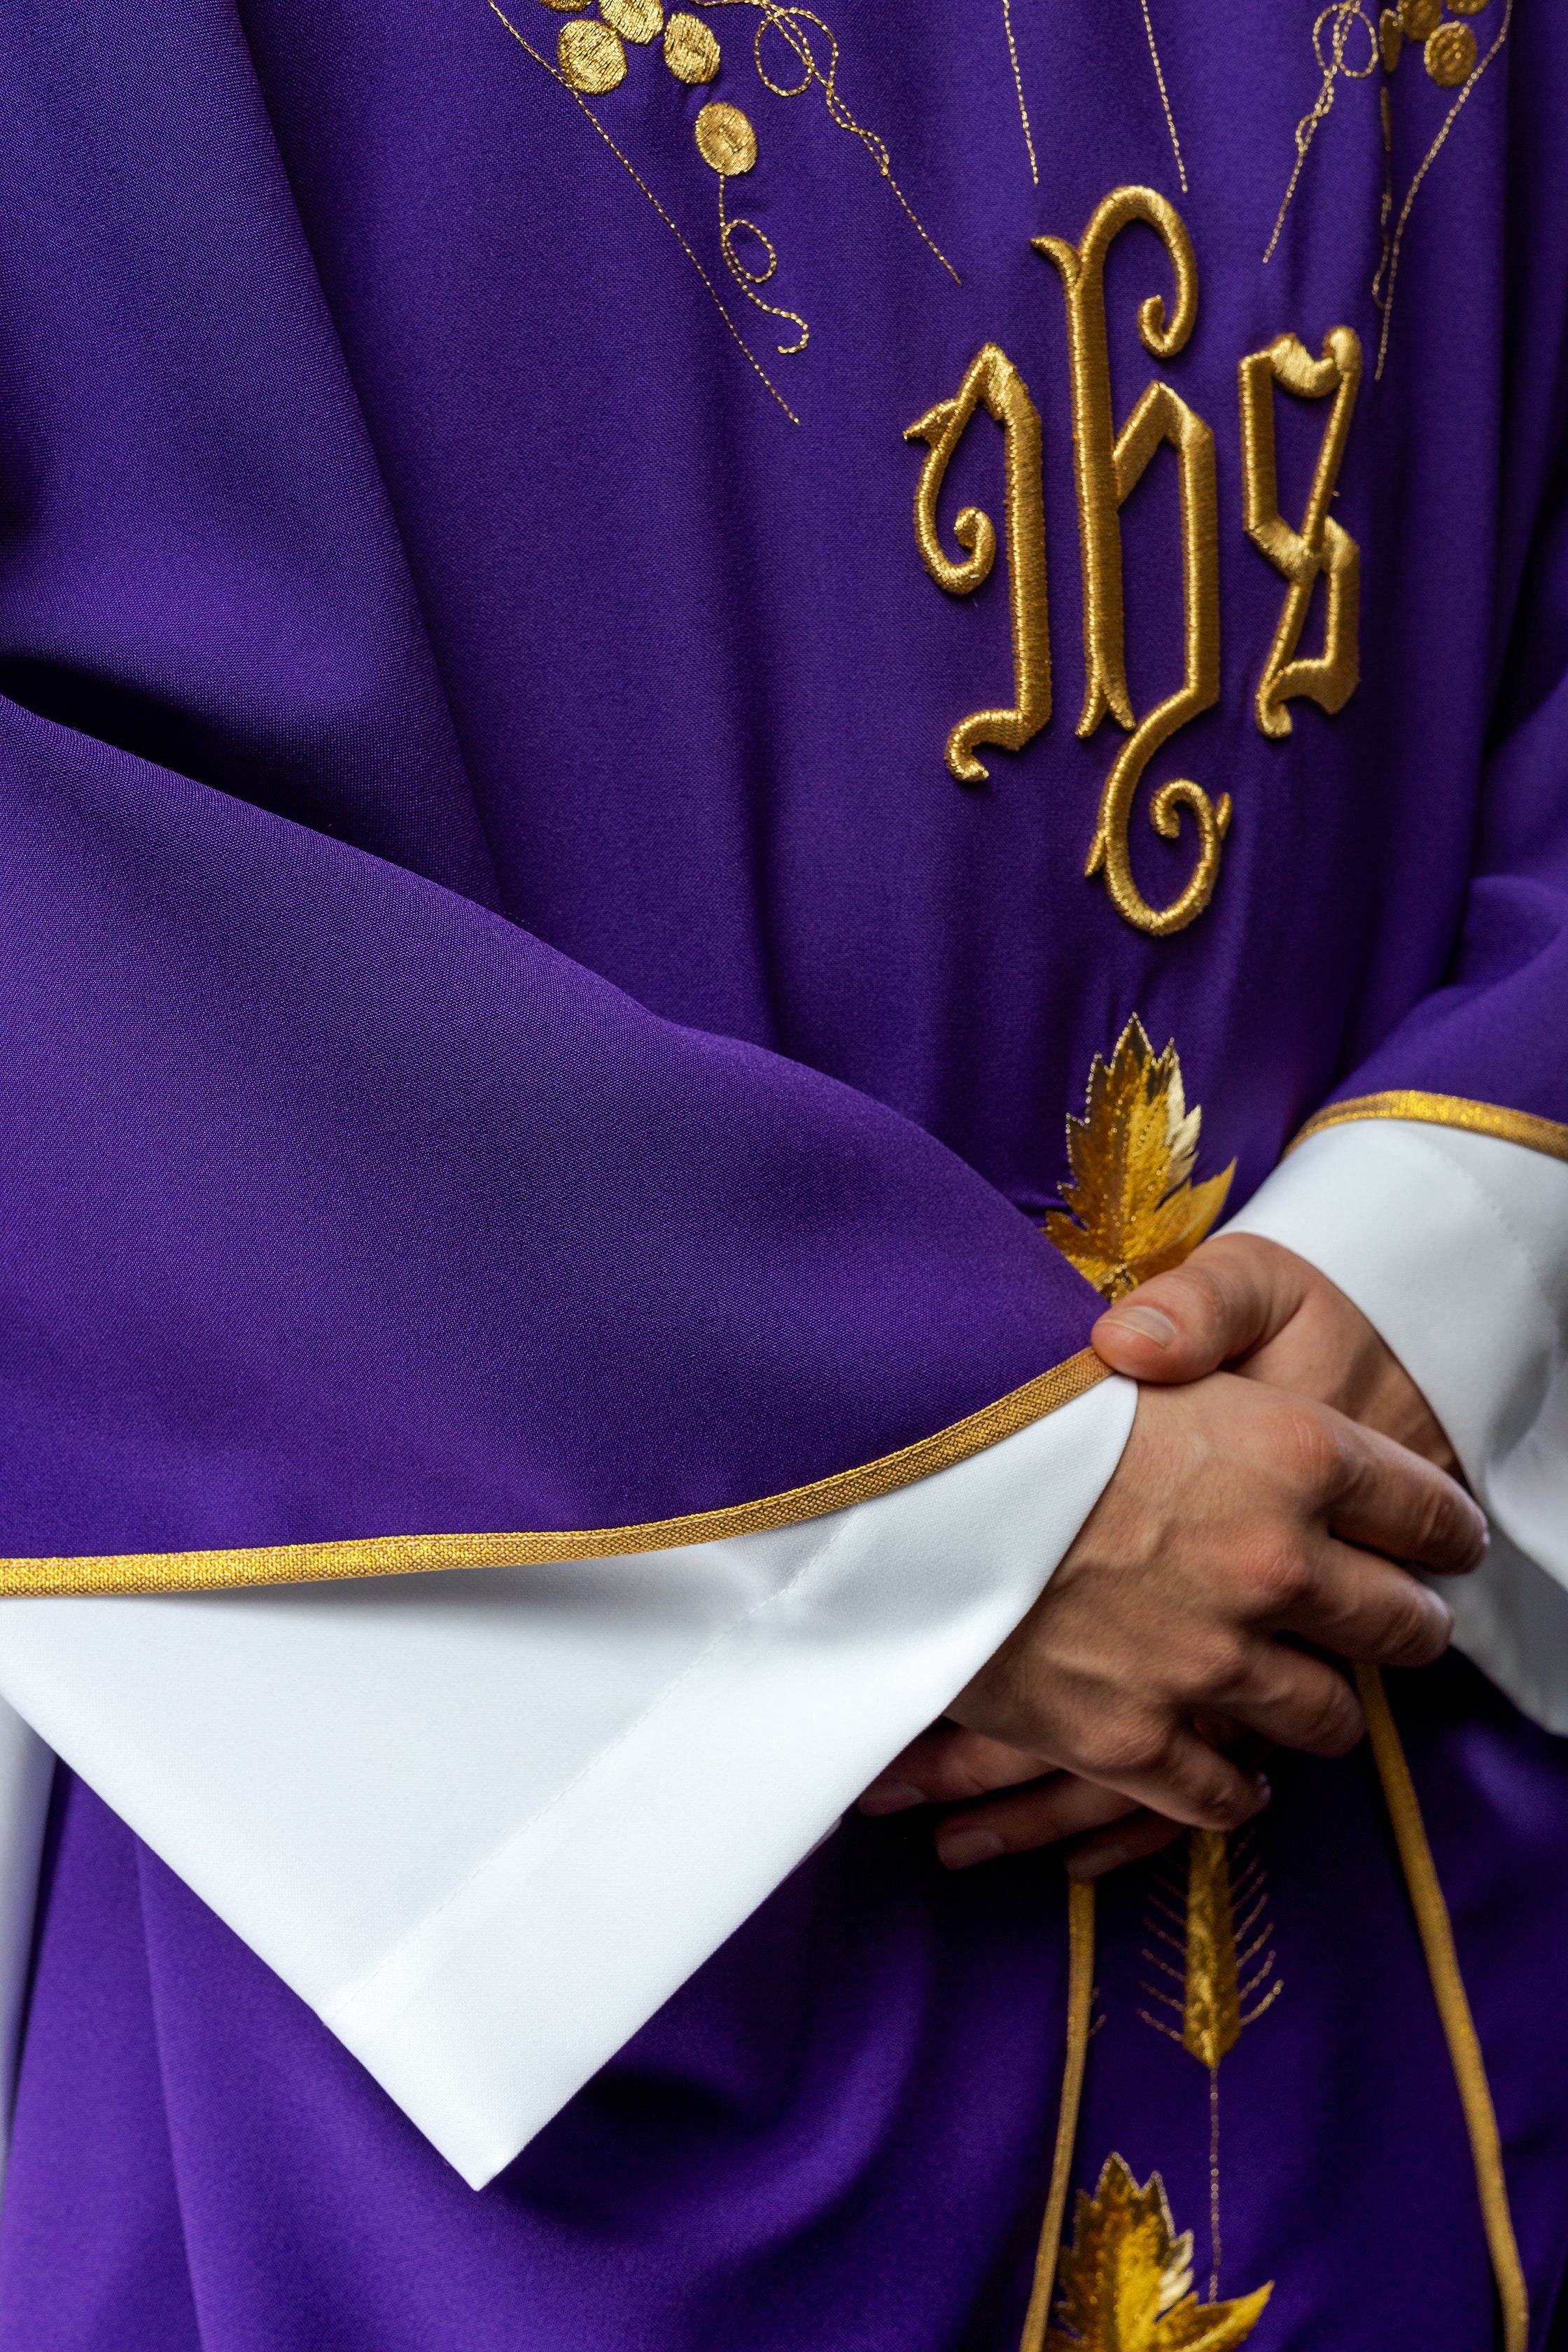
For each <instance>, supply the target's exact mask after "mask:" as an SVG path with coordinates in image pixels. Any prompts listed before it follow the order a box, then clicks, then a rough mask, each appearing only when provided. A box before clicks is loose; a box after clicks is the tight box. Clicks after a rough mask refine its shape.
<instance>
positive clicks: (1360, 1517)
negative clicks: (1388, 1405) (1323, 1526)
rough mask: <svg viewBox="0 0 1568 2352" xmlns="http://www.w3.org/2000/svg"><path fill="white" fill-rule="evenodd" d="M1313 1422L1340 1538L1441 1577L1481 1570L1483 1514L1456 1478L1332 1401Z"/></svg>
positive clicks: (1484, 1538) (1335, 1530)
mask: <svg viewBox="0 0 1568 2352" xmlns="http://www.w3.org/2000/svg"><path fill="white" fill-rule="evenodd" d="M1313 1419H1314V1421H1316V1422H1318V1423H1320V1427H1319V1429H1318V1430H1317V1431H1316V1432H1315V1433H1314V1434H1313V1436H1312V1437H1311V1438H1310V1439H1309V1441H1308V1442H1309V1444H1316V1445H1319V1446H1321V1448H1322V1468H1323V1471H1324V1473H1325V1475H1324V1478H1323V1486H1324V1492H1325V1500H1326V1502H1327V1506H1328V1520H1329V1526H1330V1528H1331V1529H1332V1531H1333V1533H1334V1534H1335V1535H1336V1536H1339V1537H1341V1538H1342V1539H1343V1540H1344V1541H1345V1542H1346V1543H1350V1544H1364V1545H1365V1546H1366V1547H1367V1548H1368V1549H1370V1550H1373V1551H1381V1552H1386V1553H1387V1554H1388V1555H1389V1557H1390V1558H1391V1559H1399V1560H1408V1561H1410V1562H1411V1563H1412V1565H1413V1566H1415V1567H1418V1568H1427V1569H1430V1570H1432V1571H1433V1573H1434V1574H1435V1575H1437V1576H1464V1575H1467V1574H1468V1571H1469V1570H1471V1569H1473V1568H1479V1565H1480V1563H1481V1561H1482V1559H1484V1558H1485V1557H1486V1549H1487V1543H1488V1540H1489V1538H1488V1534H1487V1523H1486V1518H1485V1515H1484V1514H1483V1513H1482V1511H1481V1510H1480V1509H1479V1507H1478V1505H1477V1504H1475V1503H1474V1502H1473V1501H1472V1500H1471V1498H1470V1496H1468V1495H1467V1494H1466V1492H1465V1490H1464V1488H1463V1487H1462V1486H1459V1485H1458V1482H1457V1481H1456V1480H1454V1479H1452V1478H1450V1477H1449V1476H1448V1475H1447V1473H1446V1472H1445V1471H1442V1470H1438V1469H1436V1468H1434V1466H1433V1465H1432V1464H1431V1463H1430V1462H1424V1461H1422V1459H1421V1457H1420V1456H1419V1454H1411V1453H1408V1452H1407V1451H1406V1449H1405V1447H1404V1446H1403V1445H1396V1444H1394V1440H1393V1439H1392V1438H1391V1437H1380V1436H1379V1435H1378V1434H1377V1433H1376V1432H1375V1431H1374V1430H1370V1429H1362V1428H1360V1427H1358V1425H1357V1424H1356V1423H1354V1422H1352V1421H1347V1420H1346V1419H1345V1417H1344V1415H1343V1414H1342V1413H1337V1412H1332V1411H1331V1409H1330V1408H1329V1407H1327V1406H1322V1407H1320V1408H1318V1409H1317V1412H1316V1413H1315V1414H1314V1416H1313Z"/></svg>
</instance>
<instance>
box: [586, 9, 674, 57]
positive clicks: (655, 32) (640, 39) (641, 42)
mask: <svg viewBox="0 0 1568 2352" xmlns="http://www.w3.org/2000/svg"><path fill="white" fill-rule="evenodd" d="M599 14H600V16H602V17H603V18H604V20H605V24H606V25H613V26H615V28H616V32H617V33H619V35H620V36H621V38H622V39H623V40H625V41H635V42H636V43H637V46H638V47H639V48H641V47H647V43H648V42H649V41H657V40H658V37H659V35H660V33H662V32H663V30H664V7H663V0H599Z"/></svg>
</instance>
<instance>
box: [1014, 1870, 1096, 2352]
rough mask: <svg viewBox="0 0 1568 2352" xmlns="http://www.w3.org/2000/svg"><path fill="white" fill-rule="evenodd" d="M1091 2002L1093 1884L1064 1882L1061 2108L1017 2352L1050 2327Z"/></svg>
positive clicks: (1029, 2350)
mask: <svg viewBox="0 0 1568 2352" xmlns="http://www.w3.org/2000/svg"><path fill="white" fill-rule="evenodd" d="M1093 2001H1094V1881H1093V1879H1092V1878H1069V1879H1068V2023H1067V2054H1066V2057H1065V2060H1064V2062H1063V2065H1062V2095H1061V2104H1060V2105H1059V2107H1058V2110H1057V2139H1056V2147H1055V2148H1054V2150H1053V2151H1052V2156H1051V2185H1050V2189H1049V2192H1048V2194H1047V2198H1046V2211H1045V2219H1044V2220H1043V2221H1042V2222H1041V2224H1040V2238H1039V2244H1038V2246H1037V2250H1036V2253H1035V2276H1034V2284H1033V2285H1032V2287H1031V2288H1030V2292H1029V2307H1028V2310H1027V2312H1026V2315H1025V2319H1024V2333H1023V2336H1021V2338H1020V2339H1019V2345H1018V2352H1044V2347H1045V2342H1046V2330H1047V2326H1049V2325H1050V2315H1051V2290H1052V2288H1053V2287H1054V2286H1055V2284H1056V2275H1057V2250H1058V2247H1059V2246H1060V2244H1061V2242H1062V2223H1063V2222H1064V2221H1065V2220H1066V2219H1067V2209H1068V2189H1069V2188H1070V2186H1071V2184H1072V2156H1073V2148H1074V2147H1075V2145H1076V2144H1077V2140H1078V2117H1079V2106H1080V2105H1082V2102H1083V2075H1084V2067H1085V2064H1086V2063H1087V2061H1088V2057H1089V2011H1090V2009H1091V2007H1092V2006H1093Z"/></svg>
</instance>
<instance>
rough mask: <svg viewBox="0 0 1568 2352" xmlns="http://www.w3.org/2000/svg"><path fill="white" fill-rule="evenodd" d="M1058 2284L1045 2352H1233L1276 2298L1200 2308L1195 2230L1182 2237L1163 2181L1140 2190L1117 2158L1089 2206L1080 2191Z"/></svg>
mask: <svg viewBox="0 0 1568 2352" xmlns="http://www.w3.org/2000/svg"><path fill="white" fill-rule="evenodd" d="M1060 2284H1061V2294H1060V2300H1059V2301H1058V2305H1057V2320H1058V2325H1057V2326H1055V2327H1053V2328H1052V2329H1051V2331H1050V2333H1049V2335H1048V2336H1047V2337H1046V2352H1233V2347H1235V2346H1237V2345H1239V2344H1245V2343H1246V2341H1247V2337H1248V2336H1250V2335H1251V2333H1252V2331H1253V2329H1254V2327H1256V2326H1257V2325H1258V2319H1259V2318H1260V2317H1261V2315H1262V2313H1263V2308H1264V2305H1266V2304H1267V2303H1268V2298H1269V2296H1270V2295H1271V2294H1273V2292H1274V2286H1273V2282H1272V2281H1270V2283H1269V2284H1268V2286H1260V2287H1259V2288H1258V2291H1257V2293H1256V2294H1248V2295H1243V2296H1241V2297H1240V2298H1239V2300H1238V2301H1237V2302H1235V2303H1199V2301H1198V2299H1197V2296H1196V2295H1195V2294H1194V2291H1193V2235H1192V2231H1190V2230H1186V2231H1183V2233H1182V2235H1181V2236H1180V2237H1179V2238H1178V2237H1177V2235H1176V2233H1175V2224H1174V2223H1173V2221H1172V2219H1171V2208H1170V2205H1169V2203H1168V2201H1167V2200H1166V2196H1165V2184H1164V2182H1163V2180H1162V2179H1161V2178H1160V2176H1159V2174H1158V2173H1157V2172H1153V2173H1151V2174H1150V2176H1149V2179H1148V2183H1147V2185H1146V2187H1144V2188H1142V2189H1140V2188H1139V2186H1138V2183H1137V2181H1136V2180H1135V2179H1133V2177H1132V2174H1131V2169H1130V2168H1129V2167H1128V2166H1127V2165H1126V2164H1125V2163H1124V2162H1123V2160H1122V2158H1121V2157H1119V2156H1112V2157H1108V2158H1107V2159H1106V2163H1105V2169H1104V2170H1103V2171H1102V2172H1101V2174H1100V2182H1099V2186H1098V2187H1097V2188H1096V2189H1095V2192H1094V2195H1093V2196H1092V2197H1090V2196H1089V2195H1088V2194H1087V2192H1086V2191H1085V2190H1083V2189H1079V2194H1078V2210H1077V2212H1076V2215H1075V2217H1074V2222H1073V2242H1072V2244H1071V2245H1070V2246H1064V2247H1063V2248H1062V2252H1061V2263H1060Z"/></svg>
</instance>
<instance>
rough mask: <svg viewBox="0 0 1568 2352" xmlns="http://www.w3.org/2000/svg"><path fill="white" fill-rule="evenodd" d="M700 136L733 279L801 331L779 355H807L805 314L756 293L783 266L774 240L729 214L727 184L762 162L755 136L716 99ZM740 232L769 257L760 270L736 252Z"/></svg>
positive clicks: (703, 117) (700, 122)
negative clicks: (714, 180)
mask: <svg viewBox="0 0 1568 2352" xmlns="http://www.w3.org/2000/svg"><path fill="white" fill-rule="evenodd" d="M695 135H696V139H697V152H698V153H699V154H700V156H701V158H702V161H703V162H704V163H706V164H707V165H708V167H709V169H710V171H712V172H715V173H717V174H718V179H719V245H720V249H721V252H722V253H723V256H724V258H725V260H726V262H727V263H728V264H729V267H730V275H731V277H732V278H734V280H735V283H736V285H737V286H739V288H740V289H741V291H742V294H743V295H744V296H745V297H746V299H747V300H748V301H749V302H754V303H755V304H756V306H757V308H758V310H766V311H767V312H768V314H769V315H770V317H772V318H774V319H787V320H789V321H790V323H791V325H792V326H796V327H798V328H799V329H800V334H799V337H798V339H797V340H796V341H795V342H793V343H781V344H780V345H779V350H780V352H783V353H784V356H785V357H786V358H787V357H788V356H789V355H790V354H791V353H793V352H804V351H805V347H806V344H807V343H808V342H809V341H810V340H811V330H810V328H809V327H808V326H807V325H806V323H805V320H804V319H803V318H802V317H801V315H800V312H799V311H798V310H782V309H781V308H780V307H779V305H778V304H777V303H776V302H764V301H763V298H762V296H761V295H760V294H759V293H758V291H757V289H758V287H759V286H765V285H766V284H767V282H768V280H769V278H771V277H772V276H773V272H774V270H775V269H776V268H778V266H779V257H778V255H777V254H776V253H775V252H774V250H773V241H772V239H771V238H770V237H769V236H767V234H766V232H765V231H764V230H763V229H760V228H759V227H758V226H757V224H756V222H755V221H750V220H747V219H745V218H744V216H743V215H741V214H739V213H737V214H735V215H732V216H731V215H730V214H728V213H726V211H725V209H724V185H725V183H726V181H729V180H734V179H739V178H740V176H741V174H742V173H744V172H749V171H750V170H751V168H752V164H753V163H755V162H756V160H757V134H756V132H755V131H753V130H752V126H751V124H750V123H749V122H748V121H747V120H746V117H745V116H744V115H743V114H742V111H741V110H740V108H739V107H738V106H725V105H723V104H722V103H721V101H719V100H710V102H709V104H708V105H706V106H705V107H704V108H703V110H702V111H701V113H700V115H699V116H698V118H697V125H696V134H695ZM737 229H744V230H745V232H746V234H747V235H748V236H753V237H755V239H756V241H757V243H758V245H759V246H760V247H762V250H763V255H764V257H765V258H764V260H763V266H762V268H760V269H753V268H748V267H747V265H746V263H745V261H744V260H743V259H742V256H741V255H740V254H739V253H737V251H736V250H735V232H736V231H737Z"/></svg>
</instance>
